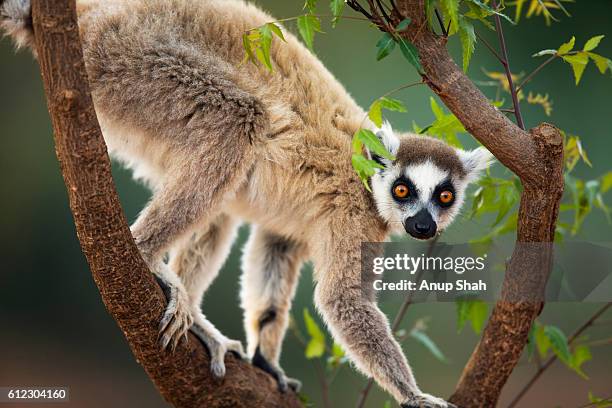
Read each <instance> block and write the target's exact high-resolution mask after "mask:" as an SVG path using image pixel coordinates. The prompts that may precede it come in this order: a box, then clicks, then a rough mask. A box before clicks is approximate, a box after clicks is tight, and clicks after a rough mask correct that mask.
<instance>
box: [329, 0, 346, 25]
mask: <svg viewBox="0 0 612 408" xmlns="http://www.w3.org/2000/svg"><path fill="white" fill-rule="evenodd" d="M329 7H330V8H331V12H332V16H333V19H332V27H333V28H335V27H336V24H338V21H340V17H342V12H343V11H344V0H331V2H330V3H329Z"/></svg>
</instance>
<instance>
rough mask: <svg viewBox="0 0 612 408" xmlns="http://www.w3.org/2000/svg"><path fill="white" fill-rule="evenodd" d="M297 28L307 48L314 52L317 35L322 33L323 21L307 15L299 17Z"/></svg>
mask: <svg viewBox="0 0 612 408" xmlns="http://www.w3.org/2000/svg"><path fill="white" fill-rule="evenodd" d="M297 26H298V32H299V33H300V35H301V36H302V39H303V40H304V42H305V43H306V46H307V47H308V48H310V50H313V46H314V36H315V33H320V32H321V21H320V20H319V18H318V17H316V16H313V15H311V14H307V15H304V16H299V17H298V19H297Z"/></svg>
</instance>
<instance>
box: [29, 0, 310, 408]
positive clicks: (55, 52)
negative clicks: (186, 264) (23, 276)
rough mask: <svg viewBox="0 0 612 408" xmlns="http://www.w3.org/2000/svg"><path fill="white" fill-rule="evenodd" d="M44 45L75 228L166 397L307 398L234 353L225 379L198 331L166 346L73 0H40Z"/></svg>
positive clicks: (160, 302) (272, 403)
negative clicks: (216, 375) (117, 183)
mask: <svg viewBox="0 0 612 408" xmlns="http://www.w3.org/2000/svg"><path fill="white" fill-rule="evenodd" d="M32 7H33V10H32V13H33V24H34V32H35V36H36V49H37V50H38V59H39V62H40V68H41V72H42V77H43V82H44V85H45V93H46V96H47V103H48V107H49V113H50V115H51V120H52V123H53V130H54V134H55V146H56V152H57V157H58V159H59V162H60V165H61V170H62V175H63V177H64V181H65V184H66V188H67V191H68V198H69V201H70V208H71V211H72V214H73V217H74V221H75V226H76V230H77V235H78V238H79V241H80V243H81V247H82V249H83V252H84V254H85V256H86V258H87V261H88V263H89V266H90V268H91V272H92V274H93V278H94V280H95V282H96V284H97V286H98V288H99V290H100V295H101V297H102V301H103V302H104V304H105V306H106V308H107V310H108V311H109V313H110V314H111V315H112V316H113V317H114V318H115V320H116V321H117V323H118V324H119V326H120V328H121V330H122V331H123V333H124V335H125V336H126V339H127V341H128V343H129V345H130V347H131V349H132V352H133V353H134V356H135V358H136V360H137V361H138V362H139V363H140V364H141V365H142V366H143V367H144V369H145V370H146V372H147V374H148V375H149V377H150V378H151V380H152V381H153V382H154V383H155V385H156V386H157V388H158V390H159V392H160V393H161V394H162V396H163V397H164V398H165V399H166V400H167V401H168V402H169V403H171V404H172V405H173V406H175V407H179V408H182V407H184V408H198V407H207V408H210V407H253V406H265V407H278V408H281V407H283V408H284V407H295V408H297V407H301V404H300V403H299V401H298V400H297V398H296V396H295V394H294V393H292V392H290V393H286V394H281V393H279V392H278V391H277V384H276V382H275V381H274V380H273V379H272V377H270V376H269V375H267V374H265V373H264V372H263V371H261V370H259V369H257V368H255V367H253V366H251V365H250V364H248V363H246V362H243V361H240V360H238V359H237V358H235V357H233V356H229V357H228V358H227V361H226V364H227V375H226V377H225V379H224V380H223V381H221V382H219V381H215V380H213V378H212V376H211V374H210V370H209V367H210V360H209V357H208V353H207V351H206V349H205V348H204V346H203V345H202V344H200V343H199V342H198V341H197V340H196V338H195V337H194V336H193V335H191V334H190V335H189V340H188V341H186V342H182V343H181V344H180V345H179V347H178V348H177V350H176V351H175V352H174V353H166V352H161V351H160V348H159V346H158V343H157V336H158V324H159V321H160V319H161V316H162V314H163V311H164V310H165V307H166V301H165V298H164V295H163V293H162V291H161V289H160V288H159V286H158V285H157V283H155V281H154V279H153V275H152V274H151V273H150V271H149V270H148V268H147V266H146V264H145V263H144V261H143V260H142V258H141V256H140V253H139V251H138V249H137V247H136V245H135V244H134V240H133V239H132V236H131V233H130V229H129V227H128V225H127V222H126V220H125V217H124V215H123V212H122V210H121V205H120V203H119V199H118V197H117V193H116V191H115V187H114V184H113V180H112V175H111V166H110V161H109V158H108V154H107V151H106V145H105V144H104V140H103V138H102V134H101V132H100V128H99V125H98V122H97V118H96V113H95V111H94V108H93V104H92V99H91V95H90V91H89V85H88V83H87V74H86V71H85V65H84V62H83V55H82V50H81V44H80V38H79V32H78V25H77V16H76V10H75V1H74V0H40V1H34V2H32Z"/></svg>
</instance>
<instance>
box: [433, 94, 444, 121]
mask: <svg viewBox="0 0 612 408" xmlns="http://www.w3.org/2000/svg"><path fill="white" fill-rule="evenodd" d="M429 106H430V107H431V111H432V112H433V114H434V116H435V117H436V119H442V118H444V116H446V114H445V113H444V111H443V110H442V108H441V107H440V105H438V102H436V100H435V99H434V97H433V96H430V97H429Z"/></svg>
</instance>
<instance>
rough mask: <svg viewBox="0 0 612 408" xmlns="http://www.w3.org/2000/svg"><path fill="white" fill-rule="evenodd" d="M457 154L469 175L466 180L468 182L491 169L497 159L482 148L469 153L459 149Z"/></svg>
mask: <svg viewBox="0 0 612 408" xmlns="http://www.w3.org/2000/svg"><path fill="white" fill-rule="evenodd" d="M457 154H458V155H459V159H460V160H461V163H462V164H463V168H464V169H465V172H466V173H467V175H466V177H465V178H466V180H468V182H472V181H474V180H476V179H477V178H478V177H480V173H481V172H482V171H483V170H485V169H486V168H487V167H489V166H490V165H491V163H492V162H493V159H494V158H495V157H494V156H493V155H492V154H491V152H489V151H488V150H487V149H486V148H484V147H482V146H481V147H479V148H477V149H474V150H468V151H465V150H461V149H457Z"/></svg>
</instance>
